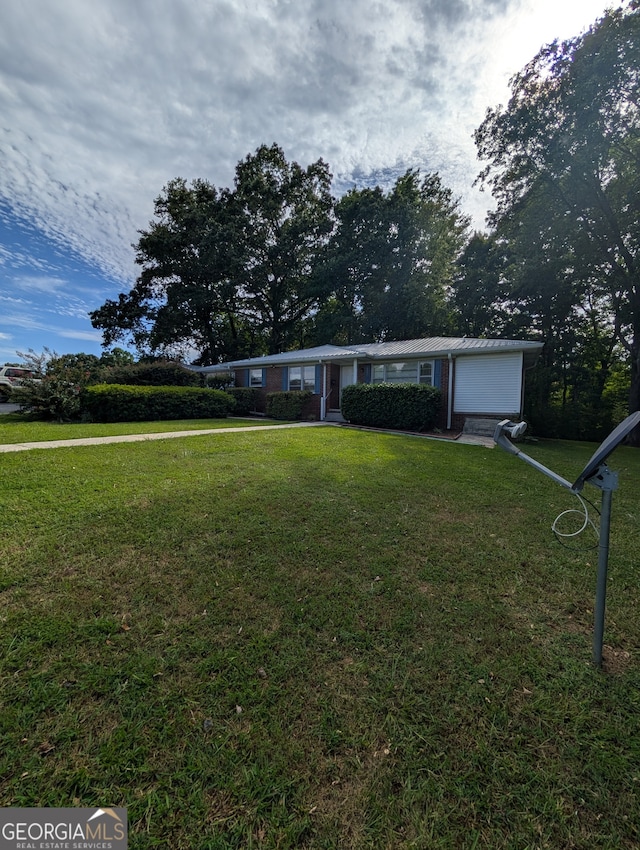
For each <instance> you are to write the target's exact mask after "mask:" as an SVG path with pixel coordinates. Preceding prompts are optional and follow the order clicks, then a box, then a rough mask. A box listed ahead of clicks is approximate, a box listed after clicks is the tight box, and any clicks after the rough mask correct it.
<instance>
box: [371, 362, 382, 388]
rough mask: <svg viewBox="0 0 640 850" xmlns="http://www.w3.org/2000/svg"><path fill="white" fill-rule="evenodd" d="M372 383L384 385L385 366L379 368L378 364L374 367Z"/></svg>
mask: <svg viewBox="0 0 640 850" xmlns="http://www.w3.org/2000/svg"><path fill="white" fill-rule="evenodd" d="M371 383H372V384H382V383H384V366H379V365H378V364H376V365H374V367H373V368H372V370H371Z"/></svg>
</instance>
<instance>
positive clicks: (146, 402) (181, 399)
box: [82, 384, 235, 422]
mask: <svg viewBox="0 0 640 850" xmlns="http://www.w3.org/2000/svg"><path fill="white" fill-rule="evenodd" d="M82 405H83V409H84V410H85V411H86V412H87V413H88V414H89V415H90V417H91V418H92V419H93V420H94V421H95V422H143V421H154V420H158V419H224V418H225V417H226V416H228V415H229V413H230V412H231V411H232V410H233V409H234V406H235V402H234V400H233V398H231V396H229V395H227V393H224V392H222V390H207V389H200V388H198V387H143V386H125V385H122V384H96V385H94V386H91V387H87V388H86V389H85V390H84V391H83V393H82Z"/></svg>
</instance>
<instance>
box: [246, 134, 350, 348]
mask: <svg viewBox="0 0 640 850" xmlns="http://www.w3.org/2000/svg"><path fill="white" fill-rule="evenodd" d="M330 190H331V174H330V172H329V168H328V166H327V164H326V163H325V162H323V161H322V160H321V159H319V160H318V161H317V162H315V163H312V164H311V165H309V166H308V167H307V168H302V167H301V166H300V165H298V163H296V162H291V163H290V162H288V161H287V159H286V158H285V155H284V152H283V151H282V149H281V148H280V147H278V145H275V144H274V145H271V146H270V147H268V146H266V145H262V146H261V147H259V148H258V150H257V151H256V153H255V154H253V155H251V156H247V158H246V159H245V160H243V161H242V162H240V163H238V166H237V168H236V178H235V192H234V196H233V204H234V210H235V213H236V226H237V229H236V237H235V238H236V240H237V243H236V244H237V253H236V258H235V260H236V263H235V275H236V282H237V284H238V287H239V288H238V290H237V292H238V297H239V305H240V308H241V311H242V313H243V315H244V316H245V317H246V318H247V319H248V320H249V322H250V323H251V324H252V325H254V326H255V327H257V329H258V331H259V332H260V333H261V334H262V335H263V337H264V339H265V344H266V346H267V349H268V352H269V353H270V354H273V353H277V352H280V351H284V350H286V349H287V348H290V347H292V345H295V344H298V343H299V342H300V329H301V327H304V324H305V322H306V320H308V319H309V317H310V316H311V315H312V313H313V312H315V310H316V309H317V307H318V305H319V303H320V301H321V300H322V298H323V297H324V296H325V295H326V290H325V289H323V287H322V286H321V278H320V277H319V276H318V275H317V269H318V267H319V265H320V261H321V258H322V256H323V254H324V251H325V249H326V244H327V239H328V236H329V234H330V233H331V230H332V229H333V217H332V212H333V198H332V196H331V191H330Z"/></svg>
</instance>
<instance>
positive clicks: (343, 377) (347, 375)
mask: <svg viewBox="0 0 640 850" xmlns="http://www.w3.org/2000/svg"><path fill="white" fill-rule="evenodd" d="M355 383H356V381H355V380H354V378H353V365H352V364H349V365H348V366H341V367H340V407H342V390H343V389H344V388H345V387H348V386H349V385H350V384H355Z"/></svg>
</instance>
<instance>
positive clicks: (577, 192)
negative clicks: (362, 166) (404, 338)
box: [476, 2, 640, 410]
mask: <svg viewBox="0 0 640 850" xmlns="http://www.w3.org/2000/svg"><path fill="white" fill-rule="evenodd" d="M639 80H640V13H639V11H638V5H637V3H635V2H631V3H627V4H625V5H624V6H623V7H621V8H619V9H617V10H610V11H608V12H606V13H605V14H604V16H603V17H602V18H601V19H600V20H599V21H597V22H596V23H595V24H594V25H593V26H592V27H591V28H590V29H589V30H588V31H587V32H585V33H584V34H583V35H581V36H579V37H576V38H573V39H570V40H568V41H565V42H562V43H559V42H554V43H553V44H551V45H548V46H547V47H545V48H543V49H542V50H541V51H540V52H539V53H538V54H537V56H536V57H535V58H534V59H533V60H532V61H531V62H530V63H529V64H528V65H527V66H526V67H525V68H524V69H523V71H521V72H520V73H519V74H517V75H516V76H515V77H514V78H513V80H512V83H511V91H512V93H511V98H510V100H509V103H508V105H507V106H506V107H504V108H503V107H499V108H496V109H490V110H488V112H487V115H486V118H485V120H484V122H483V124H482V125H481V127H480V128H479V129H478V130H477V132H476V143H477V146H478V152H479V155H480V157H481V158H482V159H484V160H487V161H488V164H487V166H486V167H485V169H484V171H483V172H482V174H481V177H480V179H481V181H482V182H484V183H485V184H486V185H488V186H489V187H490V188H491V190H492V192H493V195H494V198H495V199H496V201H497V208H496V211H495V213H494V214H493V215H492V217H491V219H490V222H491V225H492V227H493V231H494V232H493V237H494V239H495V240H497V242H499V243H501V244H502V246H503V250H505V251H506V252H507V253H508V257H509V267H508V270H507V272H506V275H507V277H508V279H509V296H510V298H511V300H512V304H511V308H512V309H511V315H512V317H513V315H514V310H513V306H514V304H517V305H518V309H519V310H520V313H521V315H522V317H523V318H525V319H528V320H530V322H531V325H533V326H536V327H537V329H538V330H539V331H540V332H541V334H542V335H543V337H544V338H545V340H546V342H547V344H548V347H549V348H551V349H556V351H557V348H558V346H559V345H560V347H561V346H563V345H564V346H565V347H566V348H568V349H569V350H570V351H572V352H574V353H576V352H578V351H580V352H581V354H580V356H581V357H582V358H583V362H584V357H585V352H586V351H587V349H590V351H591V356H593V357H595V360H592V361H591V365H592V367H593V369H594V370H595V371H600V372H601V374H600V376H599V379H598V381H597V382H596V383H597V385H598V387H599V390H600V392H602V391H603V389H604V384H605V383H606V379H607V374H608V371H609V370H610V369H611V367H612V365H613V361H614V359H615V352H616V347H617V346H621V347H622V348H623V349H624V350H625V351H626V352H627V355H628V357H629V362H630V366H631V395H630V400H629V404H630V409H631V410H637V409H639V408H640V269H639V267H638V262H639V256H638V251H639V248H640V171H639V166H640V112H639V109H640V92H639V88H638V84H639ZM597 400H598V399H596V401H597Z"/></svg>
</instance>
